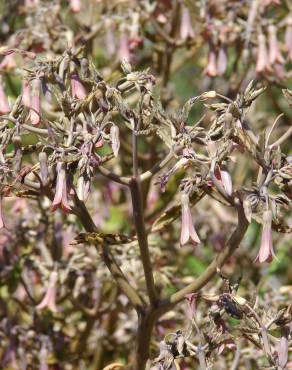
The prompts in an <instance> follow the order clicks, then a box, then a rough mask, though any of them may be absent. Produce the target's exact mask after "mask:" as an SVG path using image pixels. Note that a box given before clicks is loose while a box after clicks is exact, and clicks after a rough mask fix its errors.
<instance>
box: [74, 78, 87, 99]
mask: <svg viewBox="0 0 292 370" xmlns="http://www.w3.org/2000/svg"><path fill="white" fill-rule="evenodd" d="M71 91H72V96H73V97H74V98H77V99H84V98H85V97H86V91H85V88H84V86H83V85H82V82H81V81H80V78H79V76H78V73H77V72H72V73H71Z"/></svg>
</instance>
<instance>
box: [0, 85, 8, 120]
mask: <svg viewBox="0 0 292 370" xmlns="http://www.w3.org/2000/svg"><path fill="white" fill-rule="evenodd" d="M9 112H10V107H9V103H8V99H7V96H6V94H5V92H4V88H3V86H2V84H1V81H0V115H1V114H7V113H9Z"/></svg>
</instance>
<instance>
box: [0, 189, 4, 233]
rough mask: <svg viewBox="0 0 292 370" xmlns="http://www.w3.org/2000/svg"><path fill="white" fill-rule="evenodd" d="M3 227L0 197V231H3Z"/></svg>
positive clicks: (0, 197) (0, 198)
mask: <svg viewBox="0 0 292 370" xmlns="http://www.w3.org/2000/svg"><path fill="white" fill-rule="evenodd" d="M3 227H5V224H4V220H3V214H2V196H0V229H3Z"/></svg>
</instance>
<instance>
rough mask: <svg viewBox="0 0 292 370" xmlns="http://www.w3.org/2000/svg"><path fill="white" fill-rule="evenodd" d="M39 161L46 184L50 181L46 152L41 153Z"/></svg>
mask: <svg viewBox="0 0 292 370" xmlns="http://www.w3.org/2000/svg"><path fill="white" fill-rule="evenodd" d="M39 162H40V177H41V180H42V183H43V185H44V186H46V185H47V184H48V181H49V169H48V157H47V153H46V152H40V153H39Z"/></svg>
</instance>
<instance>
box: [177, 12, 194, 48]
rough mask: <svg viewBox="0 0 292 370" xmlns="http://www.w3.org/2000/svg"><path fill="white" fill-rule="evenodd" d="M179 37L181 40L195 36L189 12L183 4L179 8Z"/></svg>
mask: <svg viewBox="0 0 292 370" xmlns="http://www.w3.org/2000/svg"><path fill="white" fill-rule="evenodd" d="M180 37H181V39H182V40H183V41H185V40H187V39H188V38H191V39H192V38H194V37H195V33H194V30H193V27H192V21H191V16H190V12H189V10H188V8H187V7H185V6H182V10H181V24H180Z"/></svg>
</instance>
